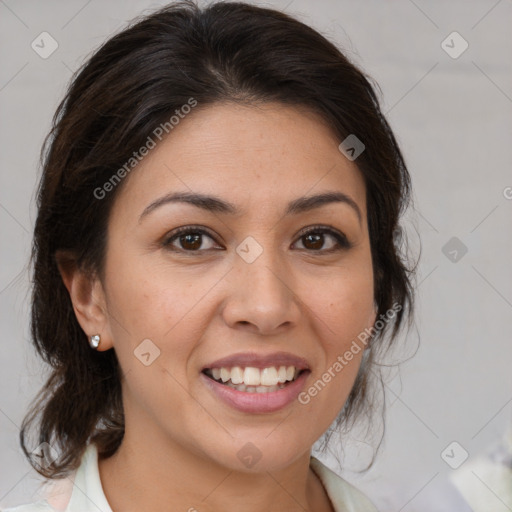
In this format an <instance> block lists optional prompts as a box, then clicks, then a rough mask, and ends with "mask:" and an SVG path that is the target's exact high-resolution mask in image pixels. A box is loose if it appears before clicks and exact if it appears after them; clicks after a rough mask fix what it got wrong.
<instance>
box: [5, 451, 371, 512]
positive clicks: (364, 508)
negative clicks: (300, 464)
mask: <svg viewBox="0 0 512 512" xmlns="http://www.w3.org/2000/svg"><path fill="white" fill-rule="evenodd" d="M310 465H311V468H312V469H313V471H314V472H315V473H316V475H317V476H318V477H319V478H320V480H321V482H322V484H323V485H324V488H325V490H326V492H327V495H328V496H329V498H330V500H331V503H332V505H333V508H334V510H335V511H336V512H377V509H376V508H375V506H374V505H372V503H371V502H370V501H369V500H368V498H366V497H365V496H364V494H363V493H361V492H360V491H359V490H357V489H356V488H355V487H354V486H353V485H352V484H350V483H348V482H347V481H346V480H344V479H343V478H341V477H340V476H338V475H337V474H336V473H334V472H333V471H332V470H330V469H329V468H328V467H327V466H325V465H324V464H323V463H322V462H320V461H319V460H318V459H316V458H315V457H311V458H310ZM60 482H61V487H60V491H59V492H60V494H59V493H56V492H55V491H54V492H53V493H52V497H49V498H47V499H46V500H41V501H37V502H34V503H30V504H26V505H20V506H17V507H13V508H8V509H2V512H55V511H63V512H112V509H111V508H110V505H109V504H108V501H107V498H106V497H105V493H104V492H103V488H102V486H101V480H100V474H99V471H98V452H97V449H96V445H95V444H93V443H91V444H89V445H88V446H87V448H86V450H85V452H84V454H83V456H82V460H81V463H80V466H79V467H78V469H77V471H76V472H75V474H74V481H73V480H72V478H71V477H70V478H65V479H62V480H60ZM62 483H64V485H66V483H67V485H68V489H65V488H62ZM70 494H71V496H70ZM69 496H70V497H69ZM50 503H51V504H52V505H53V506H52V505H51V504H50Z"/></svg>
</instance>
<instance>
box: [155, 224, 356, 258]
mask: <svg viewBox="0 0 512 512" xmlns="http://www.w3.org/2000/svg"><path fill="white" fill-rule="evenodd" d="M319 232H321V233H323V234H328V235H330V236H332V237H333V238H334V239H335V240H336V242H337V247H335V248H333V249H319V250H311V249H309V250H308V249H300V250H303V251H306V252H310V253H313V254H314V253H317V254H328V253H332V252H336V251H341V250H347V249H350V248H352V247H353V244H352V242H350V241H349V240H348V238H347V236H346V235H345V233H343V232H342V231H340V230H338V229H337V228H335V227H333V226H330V225H328V224H315V225H312V226H308V227H306V228H303V229H302V230H300V231H299V232H298V233H297V234H296V235H295V241H294V242H293V243H292V245H294V244H295V243H297V241H298V240H300V239H301V238H302V237H304V236H306V235H309V234H310V233H319ZM187 233H194V234H201V235H206V236H208V237H209V238H211V239H212V240H213V242H214V243H216V244H217V245H220V244H219V243H218V242H217V240H216V235H214V234H213V233H212V232H210V230H209V229H207V228H205V227H203V226H199V225H194V224H188V225H185V226H180V227H178V228H176V229H174V230H172V231H171V232H170V233H169V234H167V235H166V236H165V237H164V239H163V241H162V245H163V246H164V247H168V246H171V242H172V241H174V240H176V239H177V238H178V237H179V236H180V235H183V234H187ZM170 250H173V251H174V252H180V253H186V254H194V253H201V252H207V251H211V250H221V249H217V248H215V249H203V250H195V251H192V250H188V251H187V250H185V249H179V248H172V249H170Z"/></svg>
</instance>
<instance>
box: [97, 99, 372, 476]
mask: <svg viewBox="0 0 512 512" xmlns="http://www.w3.org/2000/svg"><path fill="white" fill-rule="evenodd" d="M339 143H340V141H339V140H337V138H336V137H335V136H334V135H333V134H332V133H331V131H330V130H329V129H328V128H327V127H326V126H325V125H324V124H323V123H322V122H321V121H320V120H319V119H318V118H317V117H316V116H314V115H313V114H310V113H305V112H301V111H299V110H296V109H294V108H291V107H288V106H283V105H277V104H266V105H264V106H261V107H242V106H236V105H234V104H217V105H214V106H209V107H207V108H205V109H201V110H200V105H199V106H198V108H197V109H196V110H195V111H193V112H192V113H191V114H190V115H189V116H188V117H185V118H184V119H182V120H181V121H180V123H179V125H178V126H175V127H174V129H173V130H172V132H171V134H170V136H169V137H168V138H166V139H164V140H163V141H162V142H161V143H160V144H159V145H157V146H156V147H155V148H154V149H152V150H151V151H150V152H149V154H148V155H147V156H146V157H145V158H144V159H143V160H142V161H141V162H140V164H139V165H138V166H137V168H136V169H135V170H133V171H132V173H131V174H130V175H129V176H128V177H127V178H125V179H126V182H125V183H123V187H122V189H121V190H120V191H119V195H118V197H117V198H116V201H115V203H114V206H113V209H112V213H111V217H110V219H109V227H108V243H107V252H106V262H105V265H106V266H105V276H106V277H105V280H104V281H103V283H102V284H101V288H100V291H101V299H100V300H102V301H104V304H105V306H106V309H105V311H107V312H108V313H107V316H106V324H105V326H104V327H105V328H104V329H103V330H102V331H101V334H102V346H103V348H105V346H107V347H108V346H109V345H111V346H113V347H114V349H115V352H116V355H117V357H118V359H119V362H120V365H121V368H122V371H123V374H124V380H123V400H124V407H125V415H126V419H125V420H126V436H125V437H126V439H131V440H132V441H133V440H135V439H136V440H138V442H140V443H141V444H144V446H145V447H146V448H148V447H150V446H154V447H155V449H156V450H161V449H162V447H163V446H168V447H169V448H172V449H174V450H175V451H176V450H185V451H186V452H187V453H192V454H194V456H198V457H200V458H202V459H205V460H207V461H208V462H209V463H215V464H219V465H222V466H224V467H228V468H231V469H238V470H251V471H256V470H257V471H264V470H273V469H274V470H275V469H279V468H283V467H285V466H286V465H288V464H290V463H291V462H293V461H294V460H296V459H297V458H298V457H299V456H301V455H304V454H305V453H309V450H310V449H311V446H312V445H313V443H314V442H315V441H316V440H317V439H318V438H319V437H320V436H321V435H322V433H323V432H324V431H325V430H326V429H327V428H328V427H329V425H330V424H331V423H332V422H333V420H334V419H335V418H336V416H337V415H338V414H339V412H340V410H341V408H342V407H343V404H344V403H345V400H346V398H347V396H348V394H349V392H350V389H351V387H352V385H353V382H354V379H355V377H356V374H357V371H358V368H359V365H360V362H361V357H362V354H363V350H360V351H359V352H358V353H354V352H355V351H353V353H352V356H353V357H352V359H351V360H350V361H348V360H347V358H346V357H344V354H345V353H346V352H347V350H349V349H350V347H351V344H352V342H353V341H354V340H355V339H357V336H358V334H360V333H361V332H362V331H364V330H365V328H368V327H371V326H372V325H373V322H374V320H375V311H374V296H373V272H372V261H371V253H370V241H369V236H368V229H367V218H366V202H365V185H364V181H363V178H362V176H361V174H360V171H358V169H357V168H356V165H355V164H354V163H353V162H350V161H349V160H347V158H345V156H344V155H343V154H342V153H341V152H340V151H339V149H338V145H339ZM174 194H181V195H182V200H178V199H179V197H178V199H176V200H171V198H172V195H174ZM321 194H330V195H331V196H330V197H331V199H330V200H329V197H328V196H325V197H324V200H319V201H315V200H313V199H311V198H313V197H315V196H318V195H321ZM334 195H337V197H338V200H334V199H333V198H334ZM185 196H188V197H189V199H190V200H189V201H188V200H184V199H185ZM199 196H202V198H201V199H199ZM326 197H327V199H326ZM193 203H194V204H193ZM228 205H229V206H228ZM178 228H180V229H182V228H187V229H188V230H189V231H187V232H185V233H181V234H180V235H176V230H177V229H178ZM308 232H311V233H310V234H309V235H308V234H307V233H308ZM228 358H229V359H228ZM340 358H342V359H343V361H344V364H342V365H341V366H342V369H341V370H339V365H336V364H335V363H336V362H337V361H338V363H339V362H340ZM222 360H224V361H222ZM339 364H341V363H339ZM282 366H284V367H285V370H282V369H280V367H282ZM289 367H292V368H291V369H290V368H289ZM221 368H224V369H222V370H221ZM233 368H234V369H233ZM247 368H249V369H247ZM274 368H275V369H274ZM335 368H337V369H338V370H335ZM299 370H301V373H299ZM219 374H220V376H219ZM327 374H329V375H330V378H328V377H326V376H325V375H327ZM296 375H297V379H296V380H295V381H294V382H291V383H290V382H289V383H288V384H284V383H283V382H282V381H283V380H284V379H285V378H288V379H292V378H293V377H295V376H296ZM215 377H216V378H217V379H218V380H221V381H222V378H224V379H225V380H226V379H229V381H228V384H223V383H219V382H215V381H214V380H213V378H215ZM262 379H263V380H262ZM319 379H320V380H321V381H322V385H318V384H317V388H316V393H315V392H314V391H313V392H312V393H309V392H308V389H309V388H310V387H311V386H313V385H314V383H315V382H316V381H318V380H319ZM232 381H234V383H233V382H232ZM242 381H243V383H242V384H240V383H241V382H242ZM287 382H288V381H287ZM230 383H231V384H232V386H235V384H236V383H238V384H236V385H237V386H238V387H237V388H233V387H231V386H230V385H229V384H230ZM240 386H241V387H240ZM244 388H245V391H244ZM247 388H249V389H247ZM254 461H256V462H254Z"/></svg>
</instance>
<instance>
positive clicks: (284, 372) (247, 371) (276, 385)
mask: <svg viewBox="0 0 512 512" xmlns="http://www.w3.org/2000/svg"><path fill="white" fill-rule="evenodd" d="M305 371H309V370H300V369H298V368H296V367H295V366H270V367H267V368H263V369H260V368H254V367H251V366H247V367H241V366H234V367H232V368H228V367H222V368H206V369H204V370H203V371H202V373H204V374H205V375H206V376H207V377H209V378H210V379H212V380H214V381H215V382H218V383H219V384H223V385H224V386H228V387H230V388H233V389H236V390H237V391H243V392H245V393H272V392H274V391H278V390H280V389H283V388H285V387H286V386H288V385H289V384H290V383H292V382H294V381H295V380H296V379H297V378H298V377H299V375H301V374H302V373H303V372H305Z"/></svg>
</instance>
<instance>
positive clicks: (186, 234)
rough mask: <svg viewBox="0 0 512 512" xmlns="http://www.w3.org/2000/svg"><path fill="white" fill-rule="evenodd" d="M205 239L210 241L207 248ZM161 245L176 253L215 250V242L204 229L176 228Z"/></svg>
mask: <svg viewBox="0 0 512 512" xmlns="http://www.w3.org/2000/svg"><path fill="white" fill-rule="evenodd" d="M205 239H208V240H210V241H211V242H210V244H209V246H208V243H206V240H205ZM162 245H163V246H164V247H165V248H166V249H169V250H171V251H176V252H203V251H207V250H211V249H215V248H216V247H214V246H215V240H214V239H213V237H212V236H211V235H210V234H208V233H207V232H206V231H205V230H204V229H199V228H194V227H192V226H187V227H183V228H178V229H177V230H175V231H174V232H173V233H171V234H170V236H169V237H167V238H166V240H165V241H164V242H163V244H162ZM205 245H206V247H205ZM217 248H218V247H217Z"/></svg>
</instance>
